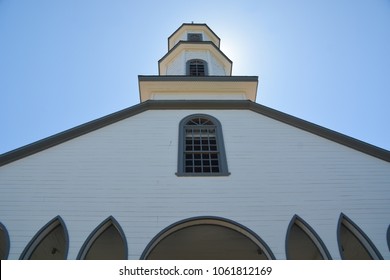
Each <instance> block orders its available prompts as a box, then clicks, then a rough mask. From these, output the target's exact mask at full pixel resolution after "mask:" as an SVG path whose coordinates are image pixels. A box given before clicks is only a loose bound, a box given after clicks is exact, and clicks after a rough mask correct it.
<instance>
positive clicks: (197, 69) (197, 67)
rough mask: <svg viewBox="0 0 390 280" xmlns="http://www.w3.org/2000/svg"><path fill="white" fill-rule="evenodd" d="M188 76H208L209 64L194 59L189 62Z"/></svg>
mask: <svg viewBox="0 0 390 280" xmlns="http://www.w3.org/2000/svg"><path fill="white" fill-rule="evenodd" d="M187 75H189V76H206V75H207V63H206V61H203V60H201V59H193V60H190V61H188V62H187Z"/></svg>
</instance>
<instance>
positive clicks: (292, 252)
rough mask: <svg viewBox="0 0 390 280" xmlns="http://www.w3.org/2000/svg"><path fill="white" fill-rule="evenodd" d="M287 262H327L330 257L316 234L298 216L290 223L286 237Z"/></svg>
mask: <svg viewBox="0 0 390 280" xmlns="http://www.w3.org/2000/svg"><path fill="white" fill-rule="evenodd" d="M286 256H287V259H288V260H324V259H325V260H328V259H330V255H329V252H328V250H327V249H326V247H325V245H324V243H323V242H322V241H321V239H320V237H319V236H318V235H317V234H316V232H315V231H314V230H313V229H312V228H311V227H310V226H309V225H308V224H307V223H306V222H305V221H304V220H302V219H301V218H300V217H299V216H297V215H295V216H294V217H293V218H292V219H291V222H290V225H289V227H288V230H287V236H286Z"/></svg>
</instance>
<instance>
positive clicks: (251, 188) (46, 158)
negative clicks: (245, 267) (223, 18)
mask: <svg viewBox="0 0 390 280" xmlns="http://www.w3.org/2000/svg"><path fill="white" fill-rule="evenodd" d="M158 66H159V73H158V75H151V76H139V77H138V79H139V90H140V101H141V102H140V103H139V104H138V105H135V106H132V107H129V108H127V109H124V110H122V111H119V112H115V113H113V114H111V115H108V116H105V117H103V118H100V119H97V120H94V121H91V122H89V123H86V124H83V125H80V126H78V127H75V128H72V129H69V130H67V131H64V132H62V133H59V134H57V135H54V136H51V137H48V138H46V139H43V140H41V141H38V142H35V143H32V144H30V145H27V146H24V147H21V148H19V149H16V150H14V151H11V152H8V153H5V154H3V155H1V156H0V259H278V260H283V259H374V260H376V259H390V152H389V151H387V150H384V149H381V148H379V147H375V146H372V145H370V144H367V143H364V142H362V141H359V140H356V139H354V138H351V137H348V136H346V135H343V134H340V133H337V132H334V131H332V130H329V129H326V128H323V127H320V126H318V125H315V124H313V123H310V122H307V121H305V120H302V119H298V118H296V117H293V116H291V115H288V114H285V113H283V112H279V111H276V110H274V109H271V108H268V107H265V106H263V105H260V104H258V103H256V102H255V100H256V94H257V87H258V77H257V76H234V75H232V61H231V60H230V59H229V58H228V57H227V56H226V55H225V54H224V53H223V52H222V51H221V49H220V39H219V37H218V36H217V35H216V34H215V33H214V32H213V31H212V30H211V29H210V28H209V27H208V26H207V25H206V24H183V25H182V26H180V27H179V28H178V29H177V30H176V31H175V32H174V33H173V34H172V35H171V36H170V37H169V38H168V52H167V54H166V55H165V56H164V57H163V58H161V60H160V61H159V62H158Z"/></svg>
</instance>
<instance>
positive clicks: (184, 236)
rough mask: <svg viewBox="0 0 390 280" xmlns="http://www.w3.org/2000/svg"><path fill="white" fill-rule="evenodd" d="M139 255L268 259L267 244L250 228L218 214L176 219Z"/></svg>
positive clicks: (190, 258) (153, 256) (161, 257)
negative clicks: (219, 216)
mask: <svg viewBox="0 0 390 280" xmlns="http://www.w3.org/2000/svg"><path fill="white" fill-rule="evenodd" d="M141 259H149V260H173V259H175V260H216V259H219V260H239V259H241V260H250V259H252V260H267V259H274V256H273V254H272V252H271V250H270V249H269V248H268V246H267V245H266V244H265V243H264V242H263V241H262V240H261V239H260V237H258V236H257V235H256V234H255V233H254V232H252V231H251V230H250V229H248V228H246V227H244V226H242V225H240V224H238V223H236V222H233V221H231V220H227V219H223V218H218V217H196V218H191V219H186V220H182V221H179V222H177V223H175V224H173V225H171V226H169V227H167V228H166V229H164V230H163V231H161V232H160V233H159V234H158V235H157V236H156V237H155V238H154V239H153V240H152V241H151V242H150V243H149V245H148V246H147V247H146V249H145V251H144V253H143V254H142V256H141Z"/></svg>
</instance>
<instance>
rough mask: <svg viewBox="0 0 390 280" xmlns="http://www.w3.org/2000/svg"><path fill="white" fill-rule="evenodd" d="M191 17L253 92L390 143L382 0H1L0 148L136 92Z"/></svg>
mask: <svg viewBox="0 0 390 280" xmlns="http://www.w3.org/2000/svg"><path fill="white" fill-rule="evenodd" d="M192 21H193V22H195V23H207V24H208V26H209V27H210V28H211V29H212V30H213V31H214V32H215V33H216V34H217V35H218V36H219V37H220V38H221V50H222V51H223V52H224V53H225V54H226V55H227V56H228V57H229V58H230V59H231V60H232V61H233V75H248V76H259V89H258V98H257V102H258V103H260V104H263V105H266V106H269V107H271V108H274V109H277V110H280V111H282V112H285V113H288V114H291V115H293V116H296V117H299V118H302V119H305V120H307V121H310V122H313V123H316V124H318V125H321V126H324V127H327V128H329V129H332V130H336V131H338V132H341V133H344V134H347V135H349V136H352V137H354V138H357V139H360V140H362V141H365V142H368V143H370V144H373V145H376V146H379V147H382V148H385V149H387V150H390V129H389V122H390V109H389V107H390V105H389V104H390V1H389V0H349V1H347V0H322V1H321V0H306V1H304V0H297V1H289V0H285V1H282V0H273V1H269V0H267V1H262V0H253V1H252V0H251V1H249V0H240V1H237V0H236V1H229V0H224V1H210V0H208V1H204V0H198V1H169V0H167V1H147V0H144V1H130V0H128V1H124V0H123V1H120V0H117V1H113V0H111V1H109V0H107V1H103V0H101V1H92V0H84V1H79V0H67V1H60V0H57V1H51V0H36V1H29V0H0V108H1V110H0V131H1V138H0V153H5V152H8V151H10V150H13V149H16V148H19V147H21V146H23V145H26V144H30V143H32V142H34V141H37V140H40V139H43V138H45V137H48V136H51V135H53V134H55V133H58V132H61V131H64V130H66V129H69V128H72V127H74V126H76V125H79V124H82V123H85V122H88V121H91V120H93V119H96V118H99V117H102V116H105V115H107V114H110V113H113V112H115V111H118V110H120V109H123V108H127V107H129V106H132V105H135V104H137V103H139V93H138V79H137V76H138V75H157V73H158V70H157V61H158V60H159V59H160V58H161V57H162V56H164V54H165V53H166V52H167V38H168V36H169V35H171V34H172V32H173V31H175V30H176V29H177V28H178V27H179V26H180V25H181V24H182V23H189V22H192Z"/></svg>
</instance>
